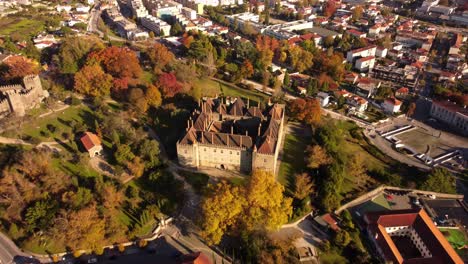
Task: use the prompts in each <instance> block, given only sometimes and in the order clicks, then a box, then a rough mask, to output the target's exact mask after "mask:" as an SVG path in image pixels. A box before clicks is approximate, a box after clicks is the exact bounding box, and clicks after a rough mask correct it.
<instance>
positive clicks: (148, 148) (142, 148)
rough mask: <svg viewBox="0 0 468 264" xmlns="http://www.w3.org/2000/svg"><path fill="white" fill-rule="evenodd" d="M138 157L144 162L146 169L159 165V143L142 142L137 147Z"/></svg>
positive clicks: (153, 141) (154, 141) (151, 141)
mask: <svg viewBox="0 0 468 264" xmlns="http://www.w3.org/2000/svg"><path fill="white" fill-rule="evenodd" d="M138 155H139V156H140V157H141V158H142V159H143V160H144V161H145V167H146V168H154V167H156V166H158V165H159V164H160V160H159V143H158V142H157V141H156V140H150V139H145V140H142V141H141V143H140V145H139V147H138Z"/></svg>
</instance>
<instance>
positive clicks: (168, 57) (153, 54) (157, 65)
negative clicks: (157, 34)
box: [147, 42, 175, 73]
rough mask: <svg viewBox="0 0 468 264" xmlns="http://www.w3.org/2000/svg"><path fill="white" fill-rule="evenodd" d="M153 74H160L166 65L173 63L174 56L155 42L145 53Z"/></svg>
mask: <svg viewBox="0 0 468 264" xmlns="http://www.w3.org/2000/svg"><path fill="white" fill-rule="evenodd" d="M147 54H148V57H149V58H150V61H151V64H152V65H153V67H154V72H155V73H160V72H161V71H162V70H163V69H164V68H165V67H166V66H167V65H168V64H170V63H171V62H173V61H174V58H175V57H174V54H173V53H172V52H171V51H170V50H169V49H168V48H166V46H164V45H163V44H161V43H158V42H156V43H155V44H154V45H153V46H151V48H149V49H148V51H147Z"/></svg>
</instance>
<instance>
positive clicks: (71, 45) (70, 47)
mask: <svg viewBox="0 0 468 264" xmlns="http://www.w3.org/2000/svg"><path fill="white" fill-rule="evenodd" d="M103 48H104V46H103V44H102V42H101V41H100V40H99V39H97V38H95V37H67V38H65V39H64V40H63V42H62V44H61V45H60V49H59V52H58V60H57V64H58V65H59V68H60V71H61V72H62V73H68V74H69V73H76V72H77V71H78V70H79V69H80V68H81V66H83V65H84V64H85V61H86V56H87V55H88V53H89V52H91V51H94V50H100V49H103Z"/></svg>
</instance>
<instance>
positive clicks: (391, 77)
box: [372, 65, 421, 88]
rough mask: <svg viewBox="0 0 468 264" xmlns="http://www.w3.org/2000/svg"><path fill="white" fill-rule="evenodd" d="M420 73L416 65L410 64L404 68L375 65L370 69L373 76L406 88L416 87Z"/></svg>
mask: <svg viewBox="0 0 468 264" xmlns="http://www.w3.org/2000/svg"><path fill="white" fill-rule="evenodd" d="M420 74H421V73H420V70H419V69H418V68H417V67H415V66H410V65H406V66H405V67H404V68H397V67H389V66H382V65H377V66H375V67H374V68H373V69H372V76H373V77H374V78H377V79H381V80H385V81H391V82H394V83H395V84H398V85H400V86H405V87H408V88H415V87H416V84H417V83H418V80H419V77H420Z"/></svg>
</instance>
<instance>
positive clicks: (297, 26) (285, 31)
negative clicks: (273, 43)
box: [261, 20, 314, 40]
mask: <svg viewBox="0 0 468 264" xmlns="http://www.w3.org/2000/svg"><path fill="white" fill-rule="evenodd" d="M313 26H314V24H313V22H312V21H305V20H296V21H292V22H287V23H284V24H277V25H271V26H268V27H265V28H264V29H263V30H262V32H261V33H262V34H265V35H267V36H270V37H274V38H277V39H279V40H283V39H285V40H289V39H291V38H294V37H297V36H298V34H296V33H294V32H293V31H295V30H304V29H311V28H312V27H313Z"/></svg>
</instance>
